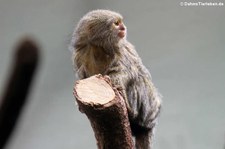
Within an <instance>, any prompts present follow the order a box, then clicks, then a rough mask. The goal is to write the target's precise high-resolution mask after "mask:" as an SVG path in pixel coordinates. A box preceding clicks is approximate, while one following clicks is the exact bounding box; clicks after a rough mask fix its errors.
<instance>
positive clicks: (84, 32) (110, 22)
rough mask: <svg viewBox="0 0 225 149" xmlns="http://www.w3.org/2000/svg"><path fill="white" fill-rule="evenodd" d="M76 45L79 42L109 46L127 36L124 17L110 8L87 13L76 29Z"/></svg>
mask: <svg viewBox="0 0 225 149" xmlns="http://www.w3.org/2000/svg"><path fill="white" fill-rule="evenodd" d="M74 36H75V45H76V44H79V43H85V42H86V43H87V44H93V45H96V46H102V47H107V46H109V45H110V44H112V45H115V44H118V42H119V41H120V40H121V39H124V38H126V26H125V25H124V24H123V17H122V16H121V15H120V14H119V13H116V12H113V11H110V10H94V11H91V12H89V13H87V14H86V15H85V16H84V17H83V18H81V20H80V22H79V23H78V25H77V28H76V30H75V34H74Z"/></svg>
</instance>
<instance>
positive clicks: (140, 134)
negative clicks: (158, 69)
mask: <svg viewBox="0 0 225 149" xmlns="http://www.w3.org/2000/svg"><path fill="white" fill-rule="evenodd" d="M118 19H120V20H122V19H123V18H122V16H121V15H120V14H119V13H116V12H113V11H109V10H94V11H91V12H89V13H87V14H86V15H85V16H84V17H83V18H81V20H80V22H79V23H78V25H77V27H76V29H75V31H74V34H73V38H72V42H71V45H72V48H73V62H74V67H75V70H76V72H77V73H78V76H79V78H80V79H84V78H87V77H90V76H92V75H95V74H102V75H108V76H110V78H111V80H112V82H113V84H114V85H116V86H117V87H118V88H120V89H121V90H122V92H123V96H124V98H125V100H126V103H127V108H128V113H129V119H130V124H131V129H132V133H133V135H134V137H135V138H136V141H135V142H136V148H137V149H150V148H151V146H152V138H153V131H154V128H155V125H156V122H157V117H158V115H159V112H160V107H161V98H160V94H159V93H158V91H157V89H156V88H155V86H154V84H153V83H152V79H151V75H150V73H149V72H148V70H147V69H146V67H145V66H144V65H143V64H142V61H141V59H140V57H139V56H138V54H137V52H136V51H135V48H134V46H133V45H132V44H131V43H129V42H128V41H127V39H126V37H124V38H120V37H118V30H116V29H114V27H113V23H114V22H115V21H117V20H118Z"/></svg>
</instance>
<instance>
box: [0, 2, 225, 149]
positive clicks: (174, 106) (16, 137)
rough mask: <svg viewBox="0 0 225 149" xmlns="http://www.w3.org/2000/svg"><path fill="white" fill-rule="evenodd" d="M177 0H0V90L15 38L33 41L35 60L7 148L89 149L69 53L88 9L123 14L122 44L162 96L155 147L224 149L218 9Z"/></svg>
mask: <svg viewBox="0 0 225 149" xmlns="http://www.w3.org/2000/svg"><path fill="white" fill-rule="evenodd" d="M180 2H182V1H180V0H173V1H144V0H140V1H138V2H137V1H135V0H130V1H129V2H128V1H119V0H113V1H104V0H92V1H88V0H63V1H62V0H49V1H46V0H17V1H14V0H0V91H1V92H0V93H2V91H3V89H4V86H5V84H6V80H7V79H8V77H7V76H8V74H9V71H10V66H11V62H12V55H13V52H14V51H13V49H14V47H15V44H16V43H17V41H18V40H20V38H21V37H23V36H25V35H30V36H32V37H34V38H35V39H36V40H37V43H39V46H40V47H41V56H42V57H41V63H40V66H39V67H38V71H37V74H36V76H35V79H34V82H33V84H32V88H31V90H30V91H31V92H30V93H29V96H28V98H29V100H28V102H27V103H26V105H25V107H24V109H23V111H22V115H21V117H20V119H19V121H18V124H17V127H16V129H15V131H14V133H13V135H12V137H11V139H10V141H9V142H8V144H7V146H6V149H62V148H64V149H80V148H84V149H86V148H87V149H89V148H90V149H92V148H96V142H95V138H94V134H93V132H92V129H91V126H90V123H89V121H88V119H87V118H86V116H85V115H83V114H81V113H80V112H79V111H78V107H77V106H76V104H75V100H74V97H73V94H72V91H73V84H74V81H75V79H76V78H75V77H74V76H75V75H74V73H73V68H72V62H71V52H70V51H69V50H68V45H69V42H70V39H71V34H72V32H73V29H74V27H75V26H76V24H77V22H78V21H79V19H80V18H81V17H82V16H83V15H84V14H85V13H86V12H88V11H90V10H93V9H111V10H114V11H117V12H120V13H121V14H122V15H123V16H124V18H125V24H126V25H127V28H128V40H129V41H130V42H131V43H132V44H134V45H135V47H136V49H137V51H138V53H139V55H140V57H141V58H142V59H143V63H144V64H145V65H146V66H147V67H148V68H149V70H150V72H151V74H152V77H153V82H154V83H155V85H156V86H157V88H158V89H159V91H160V92H161V93H162V95H163V108H162V113H161V116H160V119H159V125H158V127H157V131H156V137H155V143H154V147H155V148H156V149H165V148H166V149H203V148H204V149H223V148H224V141H225V116H224V114H225V91H224V89H225V28H224V26H225V17H224V14H225V6H220V7H219V6H189V7H185V6H183V7H182V6H180ZM191 2H195V1H194V0H193V1H191ZM202 2H204V1H202ZM210 2H215V1H210ZM217 2H219V1H217ZM220 2H224V1H223V0H221V1H220ZM224 5H225V2H224ZM0 135H1V134H0Z"/></svg>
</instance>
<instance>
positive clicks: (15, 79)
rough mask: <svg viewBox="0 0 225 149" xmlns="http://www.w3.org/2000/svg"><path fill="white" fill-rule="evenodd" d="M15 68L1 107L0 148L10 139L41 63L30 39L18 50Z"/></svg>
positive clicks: (20, 45)
mask: <svg viewBox="0 0 225 149" xmlns="http://www.w3.org/2000/svg"><path fill="white" fill-rule="evenodd" d="M13 60H14V61H13V68H12V70H11V71H12V72H11V74H10V77H9V80H8V82H7V86H6V88H5V92H4V93H3V97H2V100H0V101H2V102H1V105H0V132H1V135H0V148H3V147H4V146H5V144H6V142H7V140H8V138H9V137H10V135H11V133H12V131H13V128H14V126H15V125H16V121H17V119H18V117H19V114H20V112H21V110H22V107H23V105H24V103H25V102H26V97H27V94H28V92H29V88H30V85H31V82H32V79H33V76H34V74H35V70H36V67H37V65H38V62H39V49H38V47H37V46H36V44H35V43H34V42H33V41H32V40H31V39H29V38H27V39H24V40H23V41H22V42H21V43H20V44H19V45H18V47H17V48H16V51H15V56H14V57H13Z"/></svg>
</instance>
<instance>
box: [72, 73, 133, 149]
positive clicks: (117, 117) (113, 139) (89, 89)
mask: <svg viewBox="0 0 225 149" xmlns="http://www.w3.org/2000/svg"><path fill="white" fill-rule="evenodd" d="M74 96H75V98H76V100H77V103H78V105H79V110H80V111H81V112H82V113H85V114H86V115H87V117H88V119H89V121H90V123H91V126H92V128H93V130H94V133H95V138H96V140H97V146H98V149H133V148H134V145H133V140H132V135H131V128H130V123H129V119H128V113H127V108H126V105H125V101H124V99H123V97H122V96H121V94H120V92H119V91H118V90H116V89H115V88H114V87H113V86H112V84H111V81H110V79H109V77H107V76H105V77H102V76H101V75H96V76H92V77H90V78H87V79H83V80H79V81H77V82H76V84H75V86H74ZM87 141H88V140H87Z"/></svg>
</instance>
